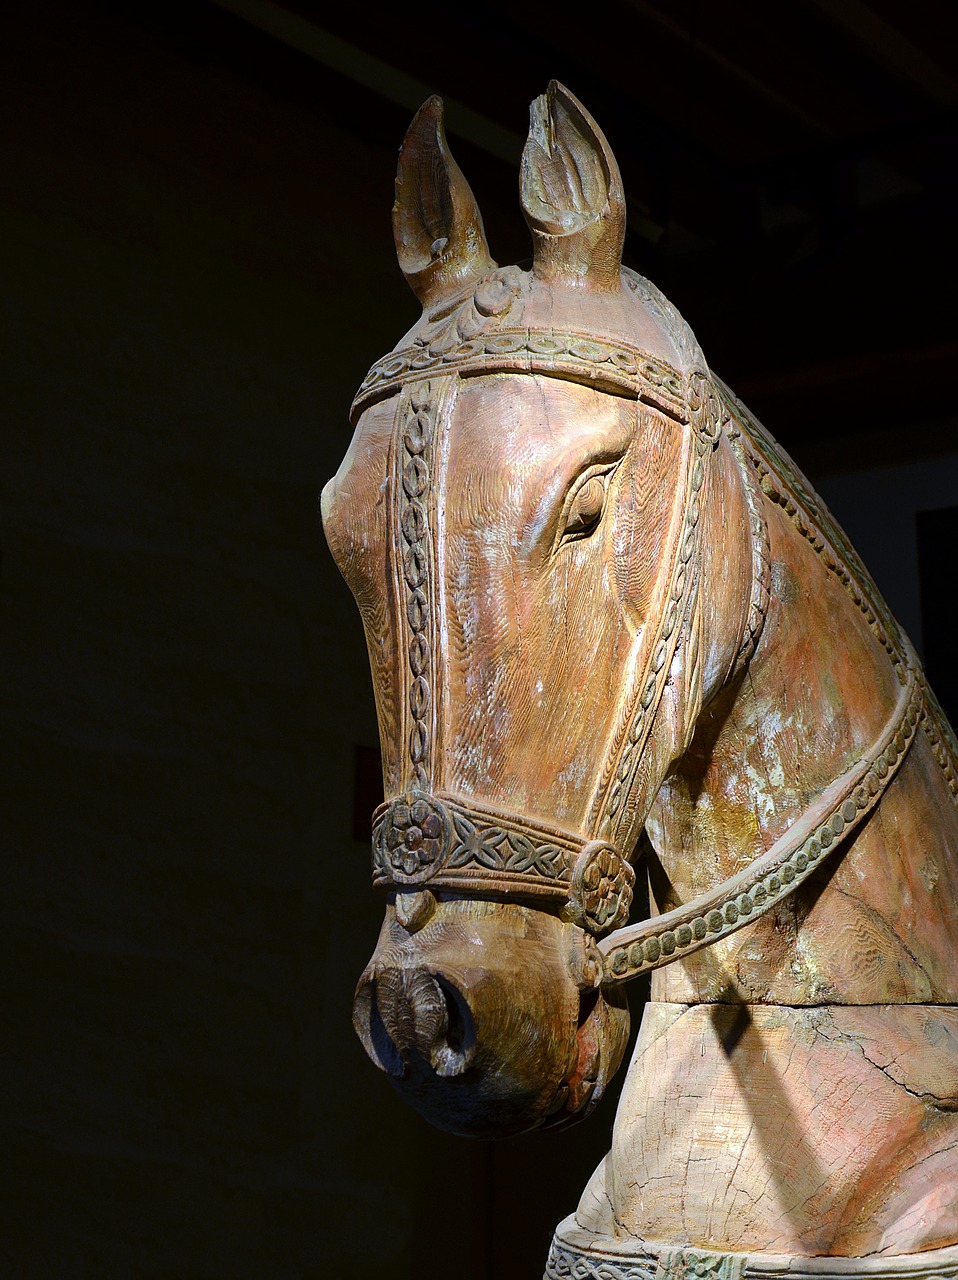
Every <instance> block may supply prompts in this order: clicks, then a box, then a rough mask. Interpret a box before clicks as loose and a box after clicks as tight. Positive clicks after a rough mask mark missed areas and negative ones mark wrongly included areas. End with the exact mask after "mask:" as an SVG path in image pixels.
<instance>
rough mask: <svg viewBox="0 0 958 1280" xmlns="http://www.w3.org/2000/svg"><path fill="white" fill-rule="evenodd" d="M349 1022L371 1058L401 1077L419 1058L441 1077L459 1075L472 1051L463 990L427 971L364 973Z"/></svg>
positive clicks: (473, 1041) (472, 1031)
mask: <svg viewBox="0 0 958 1280" xmlns="http://www.w3.org/2000/svg"><path fill="white" fill-rule="evenodd" d="M353 1026H354V1027H355V1028H356V1033H357V1035H358V1036H359V1038H360V1040H361V1041H362V1043H363V1047H364V1048H365V1050H366V1052H367V1053H368V1054H369V1056H370V1058H372V1060H373V1062H375V1063H376V1065H377V1066H378V1067H379V1068H380V1069H381V1070H383V1071H385V1072H386V1073H387V1075H390V1076H394V1077H401V1076H404V1075H405V1074H406V1071H407V1069H408V1068H410V1067H412V1066H414V1065H415V1063H416V1062H419V1063H421V1064H423V1065H426V1064H428V1066H429V1067H430V1068H431V1069H432V1070H433V1071H435V1073H436V1075H438V1076H442V1077H443V1078H446V1079H448V1078H450V1077H452V1076H458V1075H461V1074H462V1073H463V1072H464V1071H466V1070H467V1069H468V1067H469V1066H470V1065H471V1063H472V1061H473V1059H474V1057H475V1053H476V1033H475V1024H474V1022H473V1019H472V1014H471V1012H470V1010H469V1006H468V1004H467V1003H466V1001H465V999H464V997H463V996H462V994H461V993H460V992H459V991H458V990H457V989H456V987H455V986H454V985H453V984H452V983H451V982H449V981H448V979H446V978H440V977H437V976H435V975H433V974H431V973H429V972H427V971H426V970H425V969H418V968H417V969H403V968H388V969H385V970H383V971H382V972H379V973H376V975H375V976H371V975H370V976H364V978H363V979H362V980H361V981H360V984H359V986H358V988H357V990H356V998H355V1000H354V1003H353Z"/></svg>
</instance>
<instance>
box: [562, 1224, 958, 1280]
mask: <svg viewBox="0 0 958 1280" xmlns="http://www.w3.org/2000/svg"><path fill="white" fill-rule="evenodd" d="M567 1221H568V1220H567ZM565 1225H566V1224H565V1223H563V1224H562V1226H560V1228H559V1231H558V1233H557V1235H556V1237H555V1238H554V1239H553V1241H552V1247H551V1249H550V1250H549V1258H548V1261H547V1262H546V1269H545V1273H544V1276H543V1280H773V1277H776V1278H777V1277H782V1276H788V1277H789V1280H853V1278H855V1277H860V1280H956V1278H958V1246H954V1245H952V1246H951V1247H948V1248H944V1249H932V1250H929V1251H928V1252H925V1253H912V1254H900V1255H897V1256H884V1257H881V1256H875V1255H872V1256H871V1257H866V1258H847V1257H827V1256H816V1257H807V1258H805V1257H798V1256H794V1255H779V1254H760V1253H754V1254H752V1253H719V1252H715V1251H713V1250H711V1249H692V1248H667V1247H656V1246H655V1245H654V1244H653V1243H652V1242H650V1241H647V1242H645V1243H644V1244H643V1245H641V1246H640V1245H639V1242H638V1241H636V1242H635V1245H636V1248H635V1252H632V1251H631V1250H630V1249H628V1246H626V1247H625V1248H622V1247H620V1248H615V1247H614V1245H613V1242H611V1241H610V1242H609V1243H610V1245H612V1248H610V1249H608V1250H606V1249H603V1248H602V1247H601V1240H600V1239H599V1238H598V1237H592V1236H591V1235H587V1233H585V1232H578V1231H577V1232H575V1233H574V1234H575V1235H576V1236H578V1237H583V1238H585V1239H589V1240H590V1241H592V1240H595V1242H596V1246H597V1247H596V1248H595V1250H593V1249H592V1248H589V1249H585V1248H584V1247H583V1246H582V1245H581V1244H578V1243H577V1244H572V1243H571V1242H570V1241H568V1240H564V1239H562V1238H561V1235H562V1230H563V1227H564V1226H565Z"/></svg>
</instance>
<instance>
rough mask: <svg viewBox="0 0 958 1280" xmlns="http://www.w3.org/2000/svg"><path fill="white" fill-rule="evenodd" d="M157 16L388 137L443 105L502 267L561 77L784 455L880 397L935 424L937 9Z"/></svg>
mask: <svg viewBox="0 0 958 1280" xmlns="http://www.w3.org/2000/svg"><path fill="white" fill-rule="evenodd" d="M157 12H159V11H157ZM176 13H178V17H176V18H174V16H173V15H174V14H176ZM162 14H163V17H162V21H164V22H166V23H168V24H175V23H178V24H179V37H180V38H181V39H184V40H188V41H192V42H193V43H194V46H195V49H196V51H197V54H198V55H199V56H205V57H208V58H210V59H212V60H214V61H215V60H226V61H231V62H233V63H235V62H237V61H239V62H241V63H242V65H243V68H244V70H245V72H246V73H247V74H250V75H253V76H255V77H257V78H258V79H260V80H261V81H263V82H266V83H269V84H270V86H271V88H272V91H274V92H276V93H280V94H282V95H284V96H287V97H295V98H296V99H297V100H298V101H299V103H300V105H301V106H302V107H303V108H304V109H307V110H309V109H310V107H311V106H313V107H316V106H318V104H319V103H320V102H321V101H322V102H323V105H324V109H328V106H329V103H330V101H332V102H334V103H335V105H336V109H337V114H338V116H339V118H340V119H341V120H343V121H345V122H348V124H349V126H350V127H351V128H352V129H353V130H354V131H355V132H356V133H357V134H358V135H361V136H363V137H364V138H366V139H372V140H375V141H377V142H379V143H382V144H384V145H390V146H396V145H398V142H399V141H400V138H401V136H402V132H403V131H404V128H405V125H406V123H407V122H408V120H409V117H410V114H411V112H412V110H414V109H415V107H416V106H417V105H418V102H419V101H421V100H422V98H423V97H424V96H425V95H426V94H427V93H431V92H438V93H440V94H441V95H443V96H444V98H445V99H446V103H447V123H448V132H449V136H450V141H451V145H452V146H453V148H454V150H455V152H456V154H457V156H458V158H459V159H460V163H461V164H462V165H463V167H464V169H465V170H466V172H467V176H468V177H469V179H470V181H471V182H472V184H473V186H474V188H475V189H476V191H477V193H478V194H479V197H480V203H481V205H482V207H483V211H484V216H485V218H486V223H487V229H488V231H489V236H490V242H491V245H492V250H493V253H494V255H495V256H497V257H498V258H499V260H500V261H513V260H521V259H523V258H524V257H526V256H527V254H528V251H529V250H528V240H527V238H526V235H525V229H524V227H523V226H522V223H521V218H520V215H519V210H518V202H517V199H516V184H517V165H518V160H519V155H520V152H521V147H522V142H523V137H524V129H525V123H526V119H527V111H528V104H529V101H530V100H531V98H532V97H534V96H535V95H536V94H537V93H539V92H541V91H542V90H543V89H544V87H545V85H546V84H547V83H548V81H549V80H550V79H551V78H553V77H555V78H558V79H560V80H562V81H563V82H564V83H565V84H567V85H568V86H569V87H570V88H571V89H572V90H573V92H575V93H576V94H577V95H578V96H579V97H580V98H581V99H582V100H583V101H584V102H585V104H586V105H587V106H588V108H589V109H590V111H591V112H592V113H593V115H594V116H595V117H596V119H597V120H598V121H599V123H600V124H601V126H602V127H603V128H604V130H605V132H606V133H607V135H608V137H609V140H610V142H611V144H612V147H613V150H614V151H615V154H616V156H617V158H618V160H619V164H620V167H621V170H622V173H623V177H624V182H625V188H626V193H627V198H628V204H629V212H630V229H629V236H628V241H627V247H626V260H627V262H628V264H629V265H630V266H633V267H635V268H636V269H637V270H639V271H641V272H642V273H643V274H645V275H647V276H649V278H651V279H652V280H654V281H655V283H656V284H658V285H659V286H660V287H661V288H662V289H663V290H664V291H665V292H666V294H667V295H668V296H669V297H670V298H671V299H672V301H673V302H674V303H675V304H676V305H677V306H678V307H679V308H680V309H681V310H682V312H683V313H684V314H685V316H686V318H687V319H688V320H689V321H690V323H691V324H692V326H693V328H694V329H695V331H696V333H697V335H698V337H699V339H700V341H701V343H702V345H703V348H704V350H705V353H706V356H707V357H708V359H709V361H710V363H711V365H712V367H713V368H714V369H715V370H716V371H717V372H719V373H720V374H721V375H722V376H723V377H724V378H725V379H726V381H728V382H729V383H730V384H731V385H732V386H733V387H734V388H735V390H736V391H737V392H738V393H739V394H740V395H741V396H742V397H743V398H744V399H745V400H746V401H748V402H749V404H750V406H751V407H752V408H753V410H754V411H755V412H756V413H758V414H759V416H762V417H764V418H765V419H766V420H767V421H768V422H769V425H771V426H772V428H773V429H774V430H775V432H776V433H777V434H778V435H779V436H780V438H781V439H782V440H783V441H784V442H785V443H786V444H792V445H794V444H796V443H797V442H798V441H799V440H801V441H802V442H803V443H805V444H813V445H817V446H818V450H819V451H820V449H821V446H822V443H823V442H824V443H828V442H830V441H833V440H835V439H836V438H837V437H842V436H844V437H850V436H855V435H858V434H860V433H862V432H864V431H866V430H868V431H874V430H875V429H876V427H881V426H886V425H887V417H886V415H887V414H888V412H889V408H890V406H889V395H890V396H891V397H892V398H893V400H894V402H895V407H894V409H893V413H894V418H895V420H897V421H900V420H901V416H902V413H903V412H904V413H905V415H906V417H907V420H908V421H910V422H911V423H913V424H914V423H923V424H930V423H933V421H934V419H935V418H936V416H940V413H941V411H940V410H939V409H938V408H937V397H935V396H931V397H929V396H928V394H927V391H926V390H925V389H926V388H930V387H933V386H936V385H940V384H942V383H945V382H947V379H948V375H949V373H950V371H951V368H952V367H953V364H954V359H955V356H956V353H958V325H956V321H955V315H954V311H953V308H952V306H951V296H952V291H953V287H954V275H955V270H954V268H955V253H954V229H955V225H956V213H958V201H956V198H955V197H956V179H955V168H956V164H955V162H956V157H958V148H956V137H958V72H955V70H954V67H953V61H954V60H953V56H952V55H953V52H954V50H955V49H956V48H958V8H956V6H954V5H953V4H951V3H949V0H916V2H914V3H911V4H909V5H902V4H900V3H894V2H893V0H867V3H866V2H865V0H781V3H777V4H775V5H774V6H769V5H768V4H761V3H756V2H755V0H723V3H721V4H715V3H711V4H710V3H702V2H700V0H689V2H687V3H667V2H666V0H658V2H653V0H607V3H605V4H603V5H602V6H601V9H600V8H598V7H596V8H593V9H592V10H591V11H590V10H589V9H588V8H587V7H583V6H581V5H576V6H564V5H560V4H553V5H551V6H549V7H548V9H543V8H540V7H531V6H518V5H507V4H504V3H499V2H496V3H487V4H485V5H484V6H482V7H481V8H478V7H476V6H454V5H449V6H445V7H444V8H443V9H441V10H436V11H433V12H430V13H426V12H421V13H413V12H411V11H410V10H409V9H408V8H406V7H404V6H390V7H388V8H386V7H377V8H376V9H375V10H372V9H370V8H369V7H367V6H360V5H354V6H346V5H340V6H330V5H328V4H324V3H319V2H318V0H297V2H296V3H295V4H293V3H285V4H282V5H280V4H275V3H271V2H270V0H220V2H219V3H211V4H209V5H199V6H197V5H192V6H189V7H188V9H178V7H177V6H173V7H170V6H163V7H162ZM154 20H156V21H159V20H161V19H160V18H159V17H157V16H156V15H154ZM385 179H386V175H384V187H383V190H384V198H383V216H384V218H385V215H386V211H387V205H388V199H389V196H388V186H387V185H386V181H385ZM343 181H344V183H348V175H343ZM876 384H879V385H881V387H882V390H881V391H880V392H878V391H877V389H876ZM889 384H890V385H889ZM919 388H921V389H922V391H921V394H920V395H919V394H917V393H918V389H919ZM876 395H878V396H880V398H881V400H882V401H883V403H884V404H885V409H884V410H883V411H882V418H883V421H882V422H880V423H876V420H875V416H876ZM846 448H847V445H846Z"/></svg>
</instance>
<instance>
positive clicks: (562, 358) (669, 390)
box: [351, 329, 719, 436]
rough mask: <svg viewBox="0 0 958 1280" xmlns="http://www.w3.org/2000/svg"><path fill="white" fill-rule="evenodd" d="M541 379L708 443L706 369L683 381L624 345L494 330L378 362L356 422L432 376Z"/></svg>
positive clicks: (710, 404)
mask: <svg viewBox="0 0 958 1280" xmlns="http://www.w3.org/2000/svg"><path fill="white" fill-rule="evenodd" d="M509 372H512V373H545V374H547V375H549V376H550V377H558V378H567V379H568V380H569V381H571V382H584V383H586V384H588V385H589V386H595V387H597V388H598V389H600V390H605V391H612V392H616V393H618V394H620V395H627V396H629V397H631V398H632V399H637V400H641V401H643V402H644V403H646V404H650V405H653V406H654V407H655V408H657V409H661V410H662V412H663V413H666V414H668V416H669V417H670V418H674V419H675V420H676V421H677V422H682V423H689V422H691V423H692V425H693V426H694V427H695V429H696V430H697V431H700V432H701V433H702V434H704V435H706V436H714V433H715V429H716V423H717V422H718V420H719V419H718V413H717V399H716V396H715V392H714V390H713V388H712V384H711V379H710V377H709V375H708V373H706V372H705V371H704V370H701V369H694V370H692V371H691V372H690V373H688V374H682V373H680V372H679V371H678V370H677V369H674V368H673V367H672V365H670V364H668V362H667V361H665V360H660V359H659V358H658V357H656V356H652V355H650V354H649V353H648V352H647V351H642V350H641V349H640V348H638V347H632V346H629V345H628V344H627V343H624V342H610V341H604V340H603V339H601V338H596V337H594V336H593V335H590V334H584V333H574V332H567V333H556V332H543V331H538V330H531V329H499V330H497V331H496V332H494V333H489V334H485V335H484V334H481V333H480V334H479V335H478V336H476V337H474V338H470V339H468V340H465V341H463V340H461V339H460V338H459V336H458V334H455V333H453V334H444V335H443V336H442V338H440V339H438V340H436V341H434V342H433V343H431V344H430V345H420V346H413V347H407V348H406V349H405V350H402V351H393V352H391V353H390V354H389V355H388V356H384V357H383V359H382V360H377V361H376V363H375V364H374V365H373V367H372V368H371V369H370V371H369V373H367V375H366V377H365V379H364V380H363V383H362V386H361V387H360V388H359V391H358V392H357V393H356V399H355V400H354V401H353V407H352V410H351V419H352V421H353V423H355V422H356V421H357V420H358V418H359V416H360V414H361V413H362V412H363V410H364V409H367V408H368V407H369V405H370V404H372V403H374V402H375V401H376V400H382V399H384V398H385V397H386V396H389V395H392V394H394V393H395V392H396V391H398V390H399V389H400V388H401V387H402V386H403V385H404V384H406V383H409V382H414V381H417V380H420V379H426V378H429V377H430V376H431V375H432V376H435V375H437V374H441V375H447V374H450V373H458V374H459V375H461V376H462V377H468V376H470V375H473V376H474V375H477V374H482V373H509Z"/></svg>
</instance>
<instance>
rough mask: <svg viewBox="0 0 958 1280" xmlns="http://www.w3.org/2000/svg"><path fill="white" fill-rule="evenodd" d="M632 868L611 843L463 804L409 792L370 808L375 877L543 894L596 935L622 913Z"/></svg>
mask: <svg viewBox="0 0 958 1280" xmlns="http://www.w3.org/2000/svg"><path fill="white" fill-rule="evenodd" d="M634 882H635V872H634V871H633V869H632V867H631V866H630V865H629V863H628V862H626V861H625V859H624V858H621V857H620V856H619V854H618V853H616V851H615V849H613V848H612V846H611V845H609V844H606V843H605V842H604V841H599V840H592V841H590V840H587V839H586V838H585V837H583V836H578V835H574V834H573V833H572V832H569V831H563V830H562V829H561V828H559V827H552V826H546V825H545V824H542V825H540V824H538V823H534V822H531V821H529V819H527V818H520V817H518V816H517V815H515V814H506V813H502V812H498V811H496V810H494V809H488V808H486V807H479V806H477V805H475V804H474V803H471V802H470V803H466V802H465V801H464V800H462V799H461V798H459V797H456V796H451V795H429V794H426V793H425V792H420V791H413V792H410V793H409V794H407V795H404V796H399V797H398V798H396V799H394V800H392V801H390V802H389V803H388V804H383V805H380V807H379V808H378V809H377V810H376V811H375V813H374V814H373V884H374V885H375V886H376V887H377V888H393V889H398V890H399V891H404V890H407V889H408V888H409V887H410V886H419V885H425V884H426V883H428V885H429V887H430V889H434V890H435V889H448V890H459V891H462V892H468V891H470V890H471V891H473V892H476V891H478V892H481V893H482V894H483V895H486V896H490V897H500V896H501V897H506V896H508V897H530V898H541V897H543V896H549V897H553V898H554V899H556V900H557V901H558V902H559V903H562V904H565V905H566V908H567V912H568V915H569V918H571V919H573V920H575V921H576V923H578V924H580V925H581V926H582V927H583V928H585V929H588V930H589V931H590V932H592V933H595V934H601V933H603V932H605V931H607V930H608V929H612V928H615V927H616V926H617V925H619V924H621V923H622V921H623V920H625V919H627V918H628V914H629V906H630V905H631V901H632V887H633V884H634Z"/></svg>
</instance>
